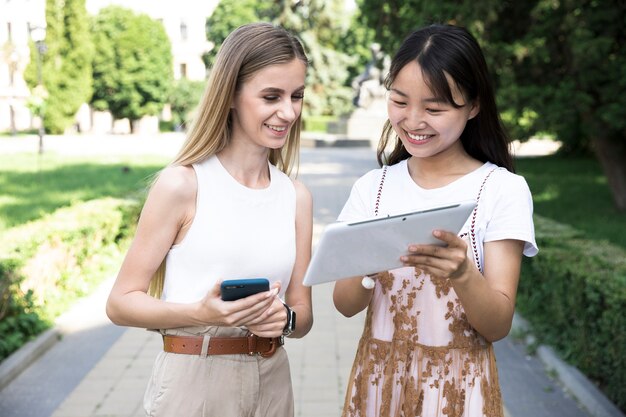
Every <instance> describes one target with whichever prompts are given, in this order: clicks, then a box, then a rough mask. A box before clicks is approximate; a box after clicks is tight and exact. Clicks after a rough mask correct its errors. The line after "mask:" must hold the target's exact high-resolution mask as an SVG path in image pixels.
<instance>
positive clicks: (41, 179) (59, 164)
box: [0, 153, 169, 230]
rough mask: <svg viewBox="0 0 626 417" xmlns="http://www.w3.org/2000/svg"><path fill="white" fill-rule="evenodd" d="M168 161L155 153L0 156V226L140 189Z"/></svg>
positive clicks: (145, 185)
mask: <svg viewBox="0 0 626 417" xmlns="http://www.w3.org/2000/svg"><path fill="white" fill-rule="evenodd" d="M168 162H169V159H168V158H166V157H158V156H128V157H120V156H110V157H106V156H105V157H102V156H98V157H75V156H59V155H55V154H52V153H47V154H44V155H43V156H42V157H39V156H38V155H33V154H30V153H29V154H11V155H0V219H1V220H0V230H2V229H6V228H9V227H13V226H15V225H19V224H22V223H25V222H28V221H31V220H35V219H38V218H40V217H41V216H43V215H44V214H46V213H50V212H53V211H55V210H56V209H58V208H61V207H66V206H68V205H71V204H73V203H76V202H81V201H87V200H92V199H96V198H100V197H107V196H110V197H124V196H127V195H129V194H133V193H137V192H140V191H144V190H146V189H147V187H148V185H149V183H150V181H151V178H152V176H153V175H154V174H155V173H156V172H157V171H158V170H160V169H162V168H163V167H164V166H165V165H166V164H167V163H168Z"/></svg>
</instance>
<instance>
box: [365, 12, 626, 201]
mask: <svg viewBox="0 0 626 417" xmlns="http://www.w3.org/2000/svg"><path fill="white" fill-rule="evenodd" d="M360 6H361V9H360V10H361V14H362V16H363V19H364V21H365V22H366V23H367V24H368V25H369V26H370V27H373V28H375V31H376V35H375V38H376V40H377V41H378V42H380V43H381V44H382V45H383V48H384V50H386V51H394V50H395V49H396V48H397V46H398V45H399V43H400V42H401V41H402V39H404V37H405V36H406V35H407V34H408V33H409V32H410V31H411V30H412V29H414V28H415V27H419V26H423V25H426V24H429V23H433V22H443V23H454V24H458V25H461V26H465V27H467V28H468V29H469V30H470V31H471V32H472V33H473V34H474V35H475V36H476V37H477V38H478V39H479V42H480V43H481V44H482V46H483V48H484V51H485V55H486V58H487V61H488V63H489V66H490V68H491V70H492V77H493V78H494V83H495V85H496V89H497V93H498V102H499V104H500V110H501V111H502V118H503V120H504V121H505V123H506V124H507V127H509V129H510V131H511V132H512V134H513V136H514V137H516V138H518V139H522V140H524V139H528V138H529V137H531V136H533V135H538V134H549V135H551V136H553V137H556V138H557V139H558V140H560V141H562V142H563V143H564V146H563V152H589V151H593V152H595V154H596V156H597V158H598V159H599V161H600V163H601V164H602V166H603V168H604V171H605V173H606V176H607V179H608V182H609V186H610V187H611V190H612V192H613V197H614V200H615V204H616V207H617V208H618V209H620V210H623V211H626V119H625V118H624V117H623V109H624V108H625V107H626V95H625V94H624V91H626V50H625V46H624V45H625V44H626V42H625V41H626V32H624V30H623V27H624V23H625V22H626V4H625V3H624V2H623V1H621V0H607V1H605V2H599V1H597V0H563V1H551V0H533V1H527V2H501V1H496V0H482V1H478V2H477V1H467V0H465V1H461V2H458V1H452V0H442V1H438V2H429V1H426V0H408V1H404V0H392V1H383V0H361V4H360ZM600 63H602V64H600Z"/></svg>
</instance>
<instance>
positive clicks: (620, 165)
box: [593, 137, 626, 212]
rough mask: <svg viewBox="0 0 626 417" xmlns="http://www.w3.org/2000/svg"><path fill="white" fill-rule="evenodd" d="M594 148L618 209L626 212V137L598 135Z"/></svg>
mask: <svg viewBox="0 0 626 417" xmlns="http://www.w3.org/2000/svg"><path fill="white" fill-rule="evenodd" d="M593 148H594V150H595V153H596V155H597V157H598V160H599V161H600V164H601V165H602V168H603V169H604V174H605V175H606V178H607V180H608V182H609V187H610V189H611V192H612V193H613V200H614V201H615V205H616V206H617V208H618V210H620V211H623V212H626V138H610V137H598V138H595V139H594V140H593Z"/></svg>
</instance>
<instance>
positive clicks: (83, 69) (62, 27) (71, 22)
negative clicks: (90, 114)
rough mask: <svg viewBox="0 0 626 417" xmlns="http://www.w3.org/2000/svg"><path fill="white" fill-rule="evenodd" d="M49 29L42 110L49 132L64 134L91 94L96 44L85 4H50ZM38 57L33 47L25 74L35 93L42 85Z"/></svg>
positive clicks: (50, 0)
mask: <svg viewBox="0 0 626 417" xmlns="http://www.w3.org/2000/svg"><path fill="white" fill-rule="evenodd" d="M46 26H47V27H46V40H45V42H46V48H47V50H46V53H45V54H43V57H42V59H43V61H42V71H41V75H42V84H43V86H44V88H45V90H46V91H47V94H46V97H47V98H46V99H45V105H44V106H42V107H41V108H42V112H43V117H44V119H43V120H44V126H45V128H46V130H47V131H48V132H51V133H63V132H64V131H65V129H67V128H68V127H69V126H71V125H72V123H73V122H74V117H75V116H76V112H77V111H78V109H79V108H80V106H81V105H82V104H83V103H85V102H88V101H89V99H90V98H91V93H92V81H93V80H92V75H91V64H92V59H93V43H92V40H91V36H90V33H89V25H88V19H87V10H86V8H85V0H64V1H61V0H47V1H46ZM37 54H38V52H37V50H36V47H35V45H34V44H33V45H32V47H31V62H30V64H29V66H28V68H27V69H26V73H25V78H26V81H27V83H28V85H29V86H30V87H31V88H33V89H34V87H35V86H37V84H38V82H39V80H38V75H37V59H38V58H37Z"/></svg>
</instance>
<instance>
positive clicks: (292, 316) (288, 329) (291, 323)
mask: <svg viewBox="0 0 626 417" xmlns="http://www.w3.org/2000/svg"><path fill="white" fill-rule="evenodd" d="M283 305H284V306H285V308H286V309H287V323H286V324H285V327H284V328H283V336H289V335H290V334H291V333H293V332H294V330H296V312H295V311H293V310H292V309H291V308H289V306H288V305H287V304H285V303H283Z"/></svg>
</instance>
